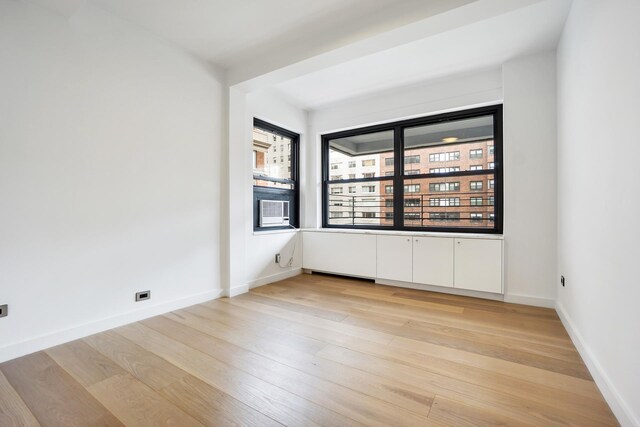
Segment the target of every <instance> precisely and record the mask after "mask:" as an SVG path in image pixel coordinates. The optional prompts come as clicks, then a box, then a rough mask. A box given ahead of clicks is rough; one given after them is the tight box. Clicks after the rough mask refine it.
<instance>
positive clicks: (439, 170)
mask: <svg viewBox="0 0 640 427" xmlns="http://www.w3.org/2000/svg"><path fill="white" fill-rule="evenodd" d="M449 172H460V166H452V167H447V168H430V169H429V173H449Z"/></svg>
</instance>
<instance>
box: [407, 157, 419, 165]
mask: <svg viewBox="0 0 640 427" xmlns="http://www.w3.org/2000/svg"><path fill="white" fill-rule="evenodd" d="M416 163H418V164H419V163H420V155H413V156H404V164H405V165H414V164H416Z"/></svg>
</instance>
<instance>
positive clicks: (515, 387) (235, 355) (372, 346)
mask: <svg viewBox="0 0 640 427" xmlns="http://www.w3.org/2000/svg"><path fill="white" fill-rule="evenodd" d="M38 424H40V425H43V426H54V425H55V426H65V427H66V426H93V425H122V424H124V425H130V426H138V425H149V426H157V425H164V424H168V425H175V426H191V425H197V426H199V425H215V426H223V425H253V426H271V425H281V424H284V425H290V426H310V425H322V426H351V425H372V426H405V425H406V426H444V425H450V426H480V425H539V426H552V425H575V426H593V425H617V422H616V420H615V418H614V417H613V415H612V414H611V411H610V410H609V408H608V406H607V404H606V403H605V402H604V400H603V398H602V396H601V394H600V392H599V391H598V389H597V388H596V386H595V384H594V383H593V380H592V379H591V377H590V376H589V373H588V371H587V369H586V368H585V366H584V363H583V362H582V360H581V359H580V356H579V355H578V353H577V352H576V350H575V348H574V346H573V345H572V343H571V341H570V339H569V337H568V336H567V333H566V331H565V330H564V329H563V327H562V325H561V323H560V321H559V319H558V317H557V315H556V313H555V311H553V310H549V309H540V308H533V307H527V306H522V305H514V304H504V303H499V302H494V301H486V300H480V299H474V298H466V297H458V296H450V295H445V294H438V293H431V292H422V291H414V290H407V289H401V288H393V287H386V286H377V285H373V284H372V283H370V282H366V281H358V280H350V279H344V278H337V277H331V276H323V275H311V276H310V275H302V276H298V277H295V278H292V279H289V280H285V281H282V282H278V283H276V284H272V285H268V286H263V287H260V288H257V289H254V290H253V291H251V292H250V293H249V294H245V295H241V296H238V297H235V298H232V299H226V298H225V299H220V300H216V301H211V302H208V303H204V304H200V305H196V306H192V307H189V308H187V309H183V310H178V311H175V312H173V313H169V314H166V315H164V316H158V317H154V318H151V319H148V320H145V321H142V322H138V323H134V324H131V325H127V326H124V327H121V328H118V329H115V330H112V331H108V332H104V333H100V334H97V335H93V336H90V337H88V338H85V339H82V340H78V341H74V342H71V343H68V344H64V345H61V346H58V347H54V348H51V349H49V350H46V351H42V352H38V353H34V354H31V355H28V356H25V357H21V358H19V359H15V360H12V361H9V362H6V363H4V364H1V365H0V425H1V426H3V427H4V426H10V425H38Z"/></svg>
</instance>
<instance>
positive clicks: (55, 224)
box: [0, 1, 223, 360]
mask: <svg viewBox="0 0 640 427" xmlns="http://www.w3.org/2000/svg"><path fill="white" fill-rule="evenodd" d="M0 63H1V64H2V66H1V67H0V303H8V304H9V316H8V317H7V318H3V319H0V337H2V339H1V342H2V344H1V345H2V348H0V360H5V359H8V358H11V357H15V356H18V355H20V354H24V353H26V352H30V351H34V350H38V349H39V348H42V347H45V346H49V345H53V344H56V343H58V342H60V341H63V340H67V339H72V338H76V337H78V336H82V335H86V334H89V333H92V332H96V331H97V330H100V329H105V328H109V327H113V326H115V325H117V324H119V323H123V322H126V321H133V320H136V319H138V318H140V317H144V316H148V315H150V314H154V313H157V312H160V311H163V310H170V309H173V308H176V307H178V306H180V305H185V304H193V303H194V302H197V301H199V300H203V299H207V298H212V297H214V296H216V295H217V294H218V293H219V289H220V279H219V274H220V268H219V256H220V245H219V234H220V222H219V216H220V215H219V193H220V188H219V182H220V176H219V170H220V163H221V157H220V144H221V138H222V133H221V130H222V128H223V122H222V114H223V112H222V105H223V103H222V96H223V91H222V87H221V84H220V83H219V80H218V79H217V78H216V77H215V75H214V72H213V71H214V70H212V69H211V68H210V67H208V66H205V65H203V64H202V63H200V62H198V61H196V60H195V59H194V58H192V57H190V56H188V55H185V54H183V53H180V52H179V51H178V50H175V49H174V48H172V47H171V46H168V45H165V44H163V43H160V42H159V41H157V40H156V39H154V38H153V37H152V36H151V35H149V34H147V33H145V32H142V31H139V30H136V29H135V28H133V27H131V26H130V25H129V24H127V23H126V22H124V21H121V20H118V19H117V18H114V17H113V16H111V15H109V14H107V13H105V12H102V11H100V10H99V9H96V8H93V7H90V6H86V5H85V6H83V7H81V8H80V9H79V10H78V11H77V12H76V13H75V14H74V15H73V16H72V17H71V18H70V19H69V20H67V19H63V18H62V17H61V16H59V15H56V14H53V13H51V12H49V11H47V10H45V9H41V8H39V7H38V6H34V5H30V3H28V2H23V1H2V2H0ZM141 290H151V300H150V301H146V302H139V303H136V302H134V293H135V292H136V291H141Z"/></svg>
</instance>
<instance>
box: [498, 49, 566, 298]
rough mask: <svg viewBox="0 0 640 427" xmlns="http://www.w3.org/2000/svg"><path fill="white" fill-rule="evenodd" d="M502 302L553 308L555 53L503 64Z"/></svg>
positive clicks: (555, 263) (554, 279) (555, 258)
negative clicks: (503, 297)
mask: <svg viewBox="0 0 640 427" xmlns="http://www.w3.org/2000/svg"><path fill="white" fill-rule="evenodd" d="M502 76H503V92H504V123H503V132H504V236H505V239H504V244H505V256H504V263H505V272H504V273H505V284H506V286H505V300H506V301H510V302H516V303H525V304H536V305H543V306H549V307H553V306H554V299H555V289H556V288H555V284H556V265H557V257H556V241H557V238H556V222H557V212H556V210H557V209H556V155H555V154H556V133H557V126H556V60H555V52H549V53H542V54H538V55H533V56H527V57H524V58H519V59H513V60H511V61H508V62H506V63H505V64H504V65H503V69H502Z"/></svg>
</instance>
